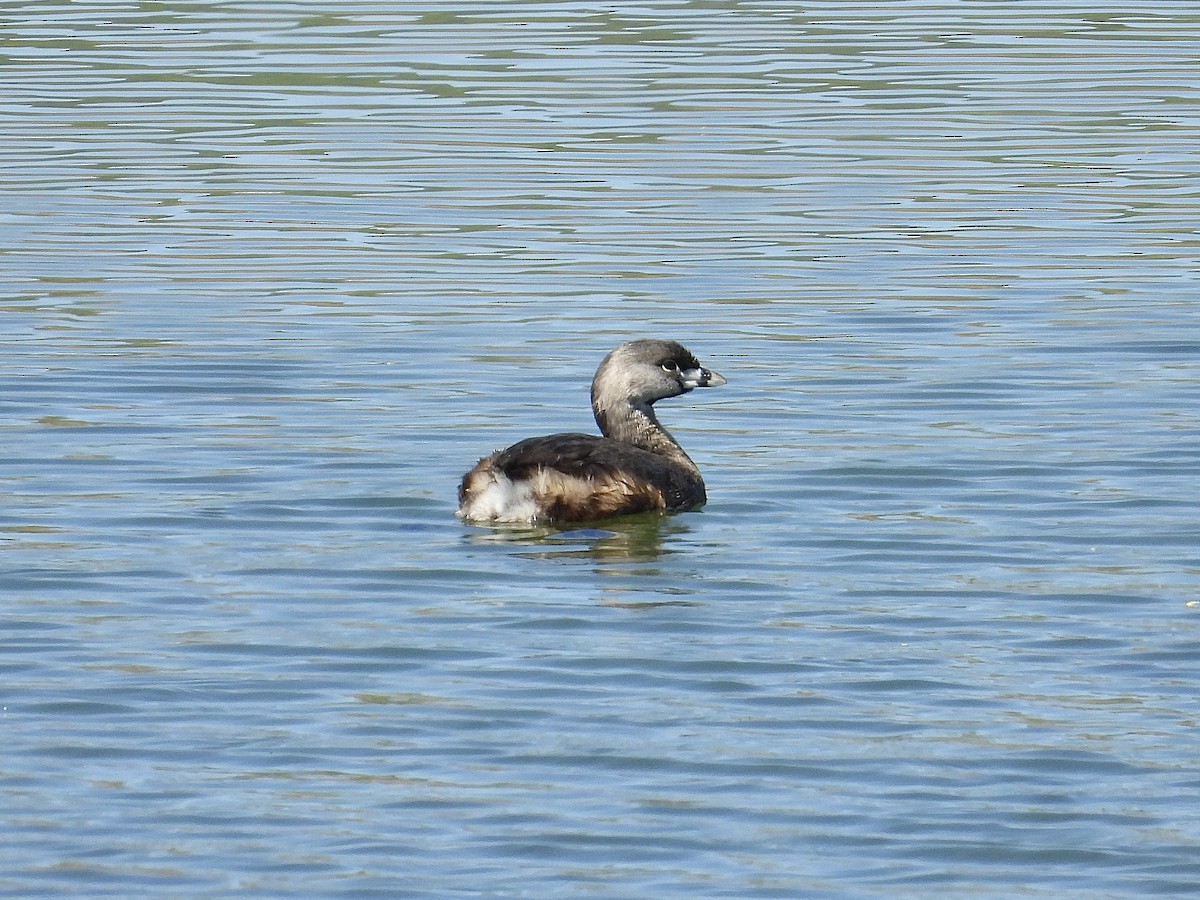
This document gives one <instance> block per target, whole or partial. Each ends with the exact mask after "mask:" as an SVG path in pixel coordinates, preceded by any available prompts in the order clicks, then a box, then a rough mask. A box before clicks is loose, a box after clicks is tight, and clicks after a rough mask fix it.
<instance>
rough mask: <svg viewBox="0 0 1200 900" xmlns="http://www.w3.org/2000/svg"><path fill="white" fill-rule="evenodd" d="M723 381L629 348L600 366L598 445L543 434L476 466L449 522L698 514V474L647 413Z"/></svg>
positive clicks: (673, 352)
mask: <svg viewBox="0 0 1200 900" xmlns="http://www.w3.org/2000/svg"><path fill="white" fill-rule="evenodd" d="M724 383H725V379H724V378H722V377H721V376H720V375H718V374H717V373H715V372H711V371H709V370H708V369H705V368H702V367H701V366H700V364H699V362H698V361H697V360H696V358H695V357H694V356H693V355H692V354H691V353H690V352H688V351H687V350H686V349H685V348H684V347H683V346H681V345H680V344H677V343H675V342H673V341H658V340H639V341H629V342H627V343H624V344H622V345H621V346H619V347H617V349H615V350H613V351H612V353H610V354H609V355H608V356H606V357H605V358H604V361H603V362H602V363H601V364H600V368H599V370H598V371H597V372H596V377H595V379H594V380H593V381H592V411H593V413H594V414H595V417H596V423H597V424H598V425H599V426H600V430H601V432H602V433H603V436H598V435H589V434H575V433H567V434H550V435H546V436H544V437H535V438H528V439H526V440H523V441H520V442H519V443H516V444H513V445H512V446H511V447H509V448H508V449H506V450H500V451H498V452H496V453H493V454H492V455H491V456H488V457H484V458H483V459H481V460H480V461H479V463H478V464H477V465H476V466H475V467H474V468H473V469H471V471H470V472H468V473H467V474H466V475H465V476H463V480H462V484H461V486H460V487H459V492H458V496H459V508H458V513H457V515H458V516H459V517H460V518H462V519H465V520H468V521H472V522H511V523H521V522H543V521H544V522H588V521H595V520H598V519H604V518H608V517H610V516H617V515H627V514H630V513H638V512H646V511H649V510H664V511H667V512H680V511H683V510H687V509H695V508H696V507H699V506H703V505H704V503H705V500H706V499H707V498H706V495H705V490H704V479H703V478H701V477H700V470H699V469H697V468H696V464H695V463H693V462H692V460H691V459H690V458H689V457H688V455H687V454H686V453H685V452H684V451H683V448H682V447H680V446H679V444H678V443H677V442H676V441H675V439H674V438H673V437H671V435H670V434H669V433H668V432H667V430H666V429H664V428H663V427H662V425H660V424H659V422H658V419H657V417H656V416H655V415H654V409H653V404H654V403H655V401H657V400H661V399H664V398H666V397H675V396H679V395H680V394H684V393H687V392H688V391H690V390H692V389H693V388H696V387H716V386H717V385H720V384H724Z"/></svg>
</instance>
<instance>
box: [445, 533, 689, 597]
mask: <svg viewBox="0 0 1200 900" xmlns="http://www.w3.org/2000/svg"><path fill="white" fill-rule="evenodd" d="M690 531H691V528H689V527H688V525H687V524H686V523H685V522H684V521H683V517H674V516H667V515H663V514H662V513H659V512H649V513H643V514H640V515H635V516H622V517H620V518H617V519H607V520H605V521H603V522H592V523H589V524H587V525H581V526H579V527H576V528H571V527H557V528H556V527H553V526H543V527H532V528H530V527H525V528H502V527H492V528H489V529H488V530H487V531H482V532H481V531H475V532H473V533H472V534H470V535H469V537H468V540H470V541H471V542H473V543H479V544H485V543H486V544H492V545H497V544H502V545H505V546H506V547H508V548H512V550H513V551H514V552H513V555H515V556H519V557H522V558H524V559H540V560H557V561H568V560H570V561H573V562H578V561H580V560H585V561H588V560H590V561H591V568H592V570H593V571H594V572H595V574H596V575H598V576H601V577H602V578H604V579H605V583H604V584H603V585H602V587H601V591H600V596H599V597H598V598H597V601H598V602H599V603H600V604H601V605H603V606H614V607H620V608H622V609H632V610H637V609H654V608H657V607H663V606H695V605H698V603H697V601H695V600H694V599H691V598H692V596H693V593H692V591H691V590H690V589H689V588H688V587H687V586H686V583H685V584H683V585H681V584H679V583H678V582H677V580H676V579H675V578H673V577H669V573H667V572H664V571H663V568H662V567H661V566H659V565H657V563H658V562H659V561H660V560H662V558H663V557H664V556H668V555H670V554H672V553H674V552H675V551H674V550H672V549H671V547H670V545H671V543H672V542H673V540H674V539H678V538H680V537H682V536H684V535H686V534H688V533H689V532H690ZM646 598H648V599H646Z"/></svg>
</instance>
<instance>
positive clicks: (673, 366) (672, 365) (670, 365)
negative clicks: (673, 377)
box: [662, 359, 679, 372]
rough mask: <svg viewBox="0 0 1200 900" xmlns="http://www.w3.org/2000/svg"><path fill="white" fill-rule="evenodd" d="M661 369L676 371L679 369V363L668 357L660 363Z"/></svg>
mask: <svg viewBox="0 0 1200 900" xmlns="http://www.w3.org/2000/svg"><path fill="white" fill-rule="evenodd" d="M662 369H663V371H664V372H678V371H679V363H677V362H675V360H673V359H668V360H667V361H666V362H665V363H663V364H662Z"/></svg>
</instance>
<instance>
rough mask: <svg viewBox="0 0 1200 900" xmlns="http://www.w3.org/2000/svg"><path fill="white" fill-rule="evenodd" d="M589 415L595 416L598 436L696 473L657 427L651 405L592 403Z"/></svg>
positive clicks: (669, 438)
mask: <svg viewBox="0 0 1200 900" xmlns="http://www.w3.org/2000/svg"><path fill="white" fill-rule="evenodd" d="M592 412H593V413H595V415H596V424H597V425H599V426H600V432H601V434H603V435H604V436H605V437H608V438H612V439H613V440H614V441H621V442H622V443H624V444H632V445H633V446H634V447H640V448H641V449H643V450H649V451H650V452H651V453H656V454H658V455H659V456H663V457H666V458H667V459H670V460H673V461H675V462H678V463H680V464H681V465H683V466H685V467H687V468H688V469H692V470H696V464H695V463H693V462H692V460H691V458H690V457H689V456H688V455H687V454H686V453H684V452H683V448H682V447H680V446H679V442H678V441H676V440H675V438H673V437H671V433H670V432H669V431H667V429H665V428H663V427H662V425H661V424H660V423H659V421H658V417H657V416H656V415H654V407H652V406H651V405H650V404H648V403H633V402H630V401H628V400H623V401H620V402H617V403H607V404H606V403H601V402H593V403H592Z"/></svg>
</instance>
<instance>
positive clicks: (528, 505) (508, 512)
mask: <svg viewBox="0 0 1200 900" xmlns="http://www.w3.org/2000/svg"><path fill="white" fill-rule="evenodd" d="M537 514H538V508H537V503H536V502H535V500H534V497H533V485H531V484H530V483H529V482H527V481H520V482H517V483H515V484H514V483H513V482H512V481H510V480H509V479H508V478H507V477H506V476H505V475H504V474H502V473H500V472H495V473H493V478H492V483H491V484H489V485H488V486H487V487H485V488H484V489H483V490H482V491H479V492H478V493H477V494H475V495H474V496H472V497H470V498H469V499H468V500H467V502H466V503H464V504H463V505H462V507H461V508H460V509H459V510H458V513H457V515H458V516H459V518H462V519H467V520H468V521H472V522H532V521H533V520H534V518H535V517H536V516H537Z"/></svg>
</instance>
